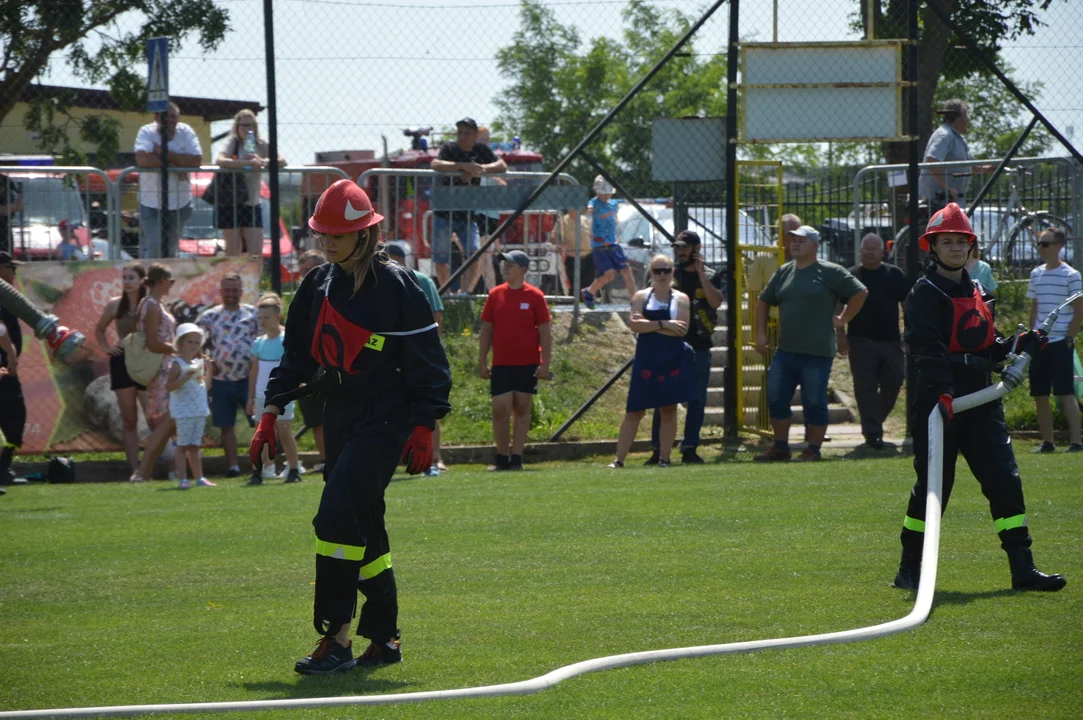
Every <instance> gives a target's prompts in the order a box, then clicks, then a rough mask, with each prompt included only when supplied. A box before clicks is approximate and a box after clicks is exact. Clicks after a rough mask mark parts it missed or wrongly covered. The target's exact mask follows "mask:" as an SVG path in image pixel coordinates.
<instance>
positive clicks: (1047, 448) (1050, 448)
mask: <svg viewBox="0 0 1083 720" xmlns="http://www.w3.org/2000/svg"><path fill="white" fill-rule="evenodd" d="M1056 449H1057V446H1056V445H1054V444H1053V443H1051V442H1048V441H1046V440H1043V441H1042V444H1041V445H1039V446H1038V447H1036V448H1034V449H1033V450H1031V451H1030V452H1031V453H1032V454H1034V455H1044V454H1046V453H1051V452H1055V451H1056Z"/></svg>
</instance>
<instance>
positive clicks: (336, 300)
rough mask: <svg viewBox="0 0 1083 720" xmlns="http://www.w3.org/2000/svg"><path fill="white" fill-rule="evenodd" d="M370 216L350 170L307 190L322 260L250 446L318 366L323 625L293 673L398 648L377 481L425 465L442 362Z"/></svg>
mask: <svg viewBox="0 0 1083 720" xmlns="http://www.w3.org/2000/svg"><path fill="white" fill-rule="evenodd" d="M381 220H383V217H381V216H380V215H379V214H378V213H376V212H375V210H373V207H372V203H371V202H370V201H369V198H368V196H367V195H366V194H365V192H364V191H363V190H362V189H361V188H360V187H358V186H357V185H356V184H355V183H354V182H352V181H350V180H339V181H338V182H336V183H335V184H333V185H332V186H331V187H329V188H328V189H327V190H326V191H325V192H324V193H323V195H322V196H321V197H320V200H319V203H318V204H317V205H316V209H315V211H314V213H313V215H312V217H311V218H310V219H309V227H310V228H311V229H312V231H313V233H314V234H315V235H316V237H317V239H318V240H319V242H320V243H321V244H322V245H323V248H324V250H325V252H326V253H327V258H328V260H329V262H328V263H325V264H324V265H321V266H319V267H317V268H315V269H314V270H312V271H311V272H310V273H309V274H308V275H306V276H305V278H304V280H303V281H302V283H301V286H300V288H298V290H297V294H296V295H295V296H294V298H293V302H292V303H291V304H290V309H289V315H288V317H287V320H286V333H285V341H284V354H283V356H282V361H281V364H280V365H279V366H278V368H277V369H276V370H275V371H274V373H273V375H272V376H271V379H270V381H269V383H268V385H267V398H268V401H267V410H268V411H269V413H268V414H269V415H270V417H269V418H268V416H267V415H265V416H264V418H263V419H261V421H260V427H259V429H258V430H257V432H256V435H255V436H254V437H253V439H252V447H251V449H250V453H251V456H252V458H253V462H254V463H255V462H256V458H257V457H258V455H259V452H260V449H261V448H262V445H263V444H269V445H271V446H272V448H271V452H272V457H273V456H274V449H273V445H274V429H273V423H274V419H275V415H276V414H277V412H276V411H277V409H278V408H279V407H280V404H284V402H283V400H284V399H287V398H288V397H289V396H290V394H291V393H293V394H295V393H296V392H298V390H297V388H298V387H299V386H300V385H301V384H302V383H305V382H307V381H308V380H310V379H311V378H312V376H313V374H314V373H315V372H316V370H317V368H320V369H322V372H323V379H322V380H321V381H319V382H320V383H322V384H323V385H325V386H326V387H327V392H325V393H324V395H325V397H326V408H325V415H324V428H325V442H326V452H327V463H326V467H325V469H324V479H325V481H326V485H325V486H324V490H323V495H322V497H321V499H320V506H319V510H318V511H317V513H316V517H315V518H314V519H313V521H312V524H313V526H314V528H315V531H316V591H315V601H314V607H313V624H314V626H315V629H316V632H318V633H319V634H320V635H322V636H323V637H322V638H321V639H320V641H319V643H317V646H316V650H315V651H313V652H312V653H311V654H310V655H309V656H308V657H305V658H304V659H302V660H300V661H298V662H297V664H296V667H295V669H296V671H297V672H299V673H302V674H317V675H320V674H328V673H332V672H341V671H343V670H348V669H350V668H352V667H354V666H355V664H358V663H360V664H372V665H376V664H386V663H393V662H398V661H399V659H401V652H400V649H399V630H398V599H397V588H396V585H395V575H394V571H393V570H392V566H391V551H390V544H389V541H388V535H387V530H386V528H385V527H384V509H385V502H384V491H385V489H386V488H387V485H388V483H389V482H390V480H391V476H392V475H393V474H394V472H395V468H396V466H397V465H398V464H399V463H400V462H404V463H405V464H406V465H407V470H408V471H409V472H410V473H412V474H416V473H420V472H422V471H423V470H425V469H427V468H428V467H429V465H430V464H431V462H432V429H433V427H434V425H435V423H436V421H437V420H438V419H439V418H441V417H443V416H444V415H445V414H446V413H447V412H448V410H449V409H450V405H449V404H448V393H449V391H450V389H451V371H450V369H449V367H448V361H447V356H446V355H445V354H444V348H443V346H442V345H441V343H440V336H439V334H438V333H437V327H436V323H435V322H434V320H433V316H432V311H431V310H430V309H429V303H428V300H426V298H425V295H424V293H423V292H422V291H421V288H420V287H419V286H418V284H417V281H416V280H415V279H414V278H413V277H412V276H411V275H410V273H409V271H407V270H406V269H404V268H402V267H401V266H399V265H397V264H396V263H393V262H390V261H389V260H388V258H387V256H386V255H385V254H384V253H383V252H382V251H381V249H380V248H381V245H380V230H379V223H380V221H381ZM276 396H279V397H278V398H276ZM276 400H278V402H277V403H276ZM265 426H266V427H265ZM358 591H360V593H361V595H362V596H363V604H362V606H361V610H360V618H359V621H358V626H357V634H358V635H360V636H362V637H364V638H367V639H368V640H369V645H368V649H367V650H366V651H365V652H364V653H363V654H362V655H361V656H360V658H356V659H355V658H354V656H353V652H352V649H351V644H350V640H349V630H350V625H351V623H352V619H353V617H354V615H355V608H356V606H357V601H358Z"/></svg>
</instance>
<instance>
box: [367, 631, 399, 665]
mask: <svg viewBox="0 0 1083 720" xmlns="http://www.w3.org/2000/svg"><path fill="white" fill-rule="evenodd" d="M400 662H402V645H401V643H400V642H399V636H398V635H395V637H393V638H391V639H390V640H388V641H387V642H380V643H378V642H376V641H375V640H373V641H372V642H370V643H369V646H368V648H367V649H366V650H365V652H363V653H362V654H361V656H360V657H358V658H357V664H358V666H361V667H376V666H378V665H394V664H395V663H400Z"/></svg>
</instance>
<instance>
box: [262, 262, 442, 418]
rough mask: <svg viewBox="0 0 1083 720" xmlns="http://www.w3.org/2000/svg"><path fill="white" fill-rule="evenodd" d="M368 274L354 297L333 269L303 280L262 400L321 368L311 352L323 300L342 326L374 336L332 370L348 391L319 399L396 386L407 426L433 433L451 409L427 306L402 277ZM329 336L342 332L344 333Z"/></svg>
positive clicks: (392, 267)
mask: <svg viewBox="0 0 1083 720" xmlns="http://www.w3.org/2000/svg"><path fill="white" fill-rule="evenodd" d="M372 268H373V269H372V274H370V276H369V277H368V278H366V279H365V283H364V284H363V285H362V286H361V289H360V290H358V291H357V293H356V294H354V290H353V278H352V277H350V276H347V275H346V274H345V273H344V272H343V271H342V269H341V268H340V267H338V265H336V264H334V263H325V264H323V265H320V266H319V267H317V268H315V269H314V270H312V271H311V272H309V274H308V275H306V276H305V278H304V280H303V281H302V282H301V287H300V288H298V290H297V294H296V295H295V296H294V298H293V302H291V303H290V309H289V314H288V316H287V318H286V333H285V339H284V353H283V355H282V361H281V363H280V364H279V366H278V367H277V368H276V369H275V370H274V371H273V372H272V374H271V379H270V381H269V382H268V383H267V390H266V397H268V398H273V397H274V396H275V395H278V394H280V393H284V392H288V391H290V390H293V389H295V388H296V387H298V386H299V385H300V384H301V383H303V382H308V381H310V380H311V379H312V376H313V374H314V373H315V372H316V370H317V368H318V367H319V366H320V365H321V363H320V362H318V361H317V359H316V357H314V356H313V354H312V348H313V334H314V333H315V332H316V330H317V324H318V323H317V320H318V318H319V316H320V309H321V306H322V305H323V302H324V297H325V293H326V297H327V299H328V300H329V301H330V304H331V307H332V308H333V309H334V310H335V311H337V313H338V314H339V315H340V316H342V318H344V319H345V320H346V321H349V323H352V324H354V325H358V326H360V327H362V328H364V329H366V330H368V331H370V332H372V333H375V335H374V336H373V337H372V338H371V339H370V340H369V341H368V342H367V343H366V344H365V346H364V349H363V350H361V351H360V352H359V353H357V354H356V356H355V357H352V358H350V357H346V358H345V361H346V362H345V364H348V365H349V367H346V368H331V369H336V370H338V369H341V370H344V371H345V373H344V374H345V375H347V376H348V377H347V384H345V385H343V386H342V389H341V390H336V388H337V387H338V386H335V385H329V386H327V389H326V391H325V392H326V397H328V398H332V396H336V395H340V396H341V398H338V397H336V398H335V399H336V400H337V399H346V397H347V396H350V395H354V394H355V393H354V391H356V390H379V389H380V388H389V389H390V388H393V387H395V386H399V387H401V388H402V392H403V393H404V394H405V395H406V397H407V401H408V402H409V405H410V407H409V414H408V417H409V420H410V425H411V426H412V427H413V426H417V425H424V426H426V427H429V428H433V427H434V426H435V422H436V420H438V419H439V418H442V417H443V416H444V415H446V414H447V412H448V410H450V409H451V405H450V404H449V403H448V393H449V392H450V391H451V369H450V368H449V367H448V360H447V355H445V353H444V346H443V345H442V344H441V342H440V334H439V333H438V332H437V329H436V323H435V321H434V320H433V316H432V310H431V309H430V308H429V302H428V300H427V299H426V298H425V294H424V293H423V292H422V291H421V287H420V286H419V285H418V284H417V280H415V279H414V278H413V276H412V275H411V274H410V271H409V270H406V269H405V268H403V267H402V266H400V265H398V264H396V263H387V264H383V263H381V262H379V261H378V260H377V261H376V262H375V263H373V266H372ZM328 283H330V292H329V293H328V292H327V287H328ZM334 330H335V332H338V333H340V334H345V333H346V332H349V328H345V329H343V328H335V329H334ZM346 344H347V345H349V344H350V343H349V342H346ZM347 354H349V353H347ZM325 369H327V368H326V367H325ZM351 388H352V389H353V390H351ZM365 394H366V395H367V394H369V393H365Z"/></svg>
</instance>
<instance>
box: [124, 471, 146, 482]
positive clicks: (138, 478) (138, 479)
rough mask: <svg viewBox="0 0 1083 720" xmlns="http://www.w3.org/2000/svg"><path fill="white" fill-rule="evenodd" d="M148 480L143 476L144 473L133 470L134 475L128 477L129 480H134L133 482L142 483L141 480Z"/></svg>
mask: <svg viewBox="0 0 1083 720" xmlns="http://www.w3.org/2000/svg"><path fill="white" fill-rule="evenodd" d="M146 481H147V479H146V478H145V477H143V474H142V473H139V472H133V473H132V476H131V477H130V478H128V482H133V483H141V482H146Z"/></svg>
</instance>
